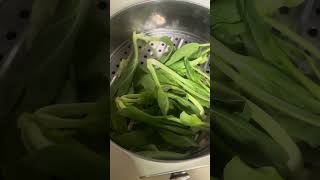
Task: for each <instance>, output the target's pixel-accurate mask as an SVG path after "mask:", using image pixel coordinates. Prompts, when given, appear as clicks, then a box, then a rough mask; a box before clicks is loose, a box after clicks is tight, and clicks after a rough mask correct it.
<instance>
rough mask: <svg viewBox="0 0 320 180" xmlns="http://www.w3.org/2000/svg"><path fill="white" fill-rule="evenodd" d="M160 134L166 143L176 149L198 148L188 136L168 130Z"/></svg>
mask: <svg viewBox="0 0 320 180" xmlns="http://www.w3.org/2000/svg"><path fill="white" fill-rule="evenodd" d="M159 134H160V136H161V137H162V138H163V140H164V141H166V142H167V143H169V144H171V145H173V146H176V147H181V148H186V147H197V146H198V144H197V143H196V142H195V141H194V140H193V139H191V138H190V137H187V136H181V135H177V134H175V133H173V132H170V131H166V130H162V131H159Z"/></svg>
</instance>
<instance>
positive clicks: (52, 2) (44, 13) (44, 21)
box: [26, 0, 60, 48]
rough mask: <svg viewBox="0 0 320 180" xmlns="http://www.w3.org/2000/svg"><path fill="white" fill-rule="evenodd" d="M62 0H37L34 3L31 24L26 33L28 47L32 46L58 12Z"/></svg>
mask: <svg viewBox="0 0 320 180" xmlns="http://www.w3.org/2000/svg"><path fill="white" fill-rule="evenodd" d="M59 3H60V0H49V1H46V2H44V1H41V0H36V1H34V2H33V5H32V14H31V18H30V19H31V20H30V25H29V26H28V29H27V33H26V43H27V47H28V48H31V46H32V44H33V41H34V39H35V38H36V36H37V35H38V33H39V32H41V31H42V30H43V28H45V27H46V26H47V25H48V24H49V22H50V20H51V19H52V18H53V16H54V15H55V13H56V10H57V6H58V4H59Z"/></svg>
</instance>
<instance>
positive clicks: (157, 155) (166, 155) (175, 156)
mask: <svg viewBox="0 0 320 180" xmlns="http://www.w3.org/2000/svg"><path fill="white" fill-rule="evenodd" d="M137 153H138V154H140V155H142V156H145V157H150V158H153V159H164V160H166V159H169V160H180V159H185V158H187V157H188V156H189V154H182V153H175V152H170V151H140V152H137Z"/></svg>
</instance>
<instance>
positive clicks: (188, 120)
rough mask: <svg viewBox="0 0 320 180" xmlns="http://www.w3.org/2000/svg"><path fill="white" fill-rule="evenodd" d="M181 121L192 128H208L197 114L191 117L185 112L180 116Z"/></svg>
mask: <svg viewBox="0 0 320 180" xmlns="http://www.w3.org/2000/svg"><path fill="white" fill-rule="evenodd" d="M180 120H181V122H182V123H183V124H184V125H188V126H190V127H197V126H204V127H207V126H208V125H207V124H206V123H204V122H203V121H202V120H201V119H200V118H198V117H197V115H195V114H191V115H189V114H187V113H186V112H184V111H183V112H182V113H181V114H180Z"/></svg>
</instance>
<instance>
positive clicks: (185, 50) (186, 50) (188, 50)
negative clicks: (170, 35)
mask: <svg viewBox="0 0 320 180" xmlns="http://www.w3.org/2000/svg"><path fill="white" fill-rule="evenodd" d="M201 46H203V45H201V44H198V43H190V44H186V45H184V46H182V47H181V48H179V49H177V51H175V53H174V54H173V55H172V56H171V58H170V59H169V60H168V61H167V62H166V63H165V65H166V66H170V65H172V64H174V63H176V62H178V61H180V60H182V59H183V58H186V57H189V56H191V55H192V54H194V53H196V52H197V51H198V50H199V48H200V47H201Z"/></svg>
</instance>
